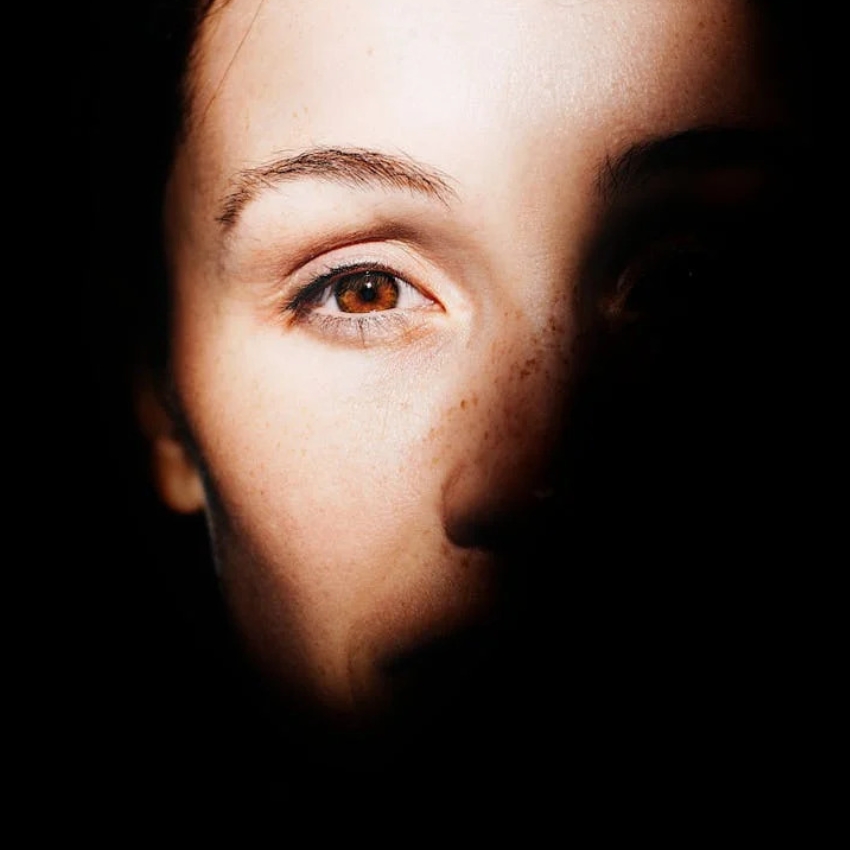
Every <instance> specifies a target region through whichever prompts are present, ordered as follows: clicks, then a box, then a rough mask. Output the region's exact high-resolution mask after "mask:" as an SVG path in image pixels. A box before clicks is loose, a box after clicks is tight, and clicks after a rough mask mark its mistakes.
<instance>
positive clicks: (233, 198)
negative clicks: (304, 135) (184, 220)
mask: <svg viewBox="0 0 850 850" xmlns="http://www.w3.org/2000/svg"><path fill="white" fill-rule="evenodd" d="M300 177H312V178H315V179H318V180H326V181H328V182H331V183H338V184H342V185H344V186H351V187H354V188H357V189H361V188H375V187H377V188H383V189H391V190H395V191H403V192H412V193H413V194H417V195H424V196H425V197H428V198H430V199H432V200H437V201H439V202H441V203H444V204H445V203H448V200H449V199H450V198H451V197H453V196H454V194H455V192H454V190H453V189H452V187H451V185H450V184H449V182H448V178H447V177H446V176H445V175H443V174H441V173H440V172H439V171H437V170H436V169H433V168H431V167H429V166H426V165H424V164H422V163H420V162H416V161H415V160H413V159H411V158H409V157H407V156H397V155H393V154H387V153H381V152H379V151H374V150H368V149H366V148H332V147H317V148H310V149H308V150H305V151H302V152H301V153H298V154H296V155H294V156H285V157H280V158H278V159H275V160H273V161H272V162H269V163H265V164H263V165H259V166H255V167H252V168H246V169H244V170H242V171H239V172H238V173H237V174H236V175H235V177H234V178H233V184H234V188H233V190H232V191H231V192H229V193H228V194H227V195H226V196H225V198H224V199H223V201H222V204H221V209H220V212H219V214H218V215H217V216H216V220H217V221H218V222H219V223H220V224H221V225H222V226H223V227H224V229H225V230H230V229H231V228H232V227H233V226H234V225H235V224H236V222H237V220H238V219H239V215H240V214H241V212H242V210H244V209H245V207H246V206H247V205H248V204H249V203H251V201H253V200H254V199H255V198H257V196H258V195H260V194H261V193H262V192H263V191H265V190H267V189H271V188H274V187H275V186H279V185H281V184H283V183H286V182H288V181H291V180H295V179H297V178H300Z"/></svg>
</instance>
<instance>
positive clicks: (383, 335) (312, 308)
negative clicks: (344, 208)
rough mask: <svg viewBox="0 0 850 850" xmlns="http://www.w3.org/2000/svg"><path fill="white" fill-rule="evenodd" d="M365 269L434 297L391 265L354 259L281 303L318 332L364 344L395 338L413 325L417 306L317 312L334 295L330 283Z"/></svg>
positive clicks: (293, 318) (294, 318) (290, 314)
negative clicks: (337, 312) (364, 310)
mask: <svg viewBox="0 0 850 850" xmlns="http://www.w3.org/2000/svg"><path fill="white" fill-rule="evenodd" d="M368 273H372V274H380V275H385V276H388V277H390V278H392V279H393V280H394V281H395V282H396V283H397V285H398V287H399V289H402V290H403V289H408V288H409V290H412V291H414V292H416V293H417V295H418V296H419V297H421V298H422V299H425V300H427V301H431V302H433V299H432V298H431V297H430V296H429V295H426V294H425V293H423V292H422V290H421V289H419V288H418V287H417V286H414V285H413V284H412V283H409V282H408V281H407V280H405V279H404V278H403V277H401V276H399V275H398V274H397V273H396V272H395V270H394V269H392V268H391V267H390V266H387V265H384V264H382V263H354V264H351V265H339V266H333V267H331V268H329V269H328V270H327V271H326V272H324V273H322V274H320V275H318V276H317V277H314V278H313V279H312V280H310V281H309V282H308V283H307V284H305V285H304V286H302V287H301V288H300V289H299V290H298V291H297V292H296V293H295V295H294V296H292V297H291V298H289V299H288V300H287V301H286V302H285V304H284V306H283V310H284V313H285V314H286V315H287V316H288V317H289V319H290V321H291V322H292V323H293V324H296V325H307V326H311V327H313V328H314V329H315V330H316V331H317V332H318V333H319V334H320V335H322V336H325V337H329V338H331V339H334V340H338V341H340V342H359V343H360V344H362V345H367V344H369V343H370V342H373V341H381V340H382V339H393V338H397V337H399V336H401V335H403V334H405V333H406V332H408V331H410V330H411V329H412V325H413V320H412V318H411V315H410V314H411V312H412V310H414V309H416V308H403V307H402V308H398V307H392V308H390V309H387V310H375V311H372V312H364V313H340V314H332V313H319V312H318V309H317V308H318V307H319V306H322V305H323V304H324V303H326V302H327V301H329V300H331V299H333V298H334V294H333V291H332V290H333V287H334V286H335V285H336V284H337V283H338V282H339V281H341V280H344V279H345V278H346V277H355V276H357V275H358V274H361V275H365V274H368Z"/></svg>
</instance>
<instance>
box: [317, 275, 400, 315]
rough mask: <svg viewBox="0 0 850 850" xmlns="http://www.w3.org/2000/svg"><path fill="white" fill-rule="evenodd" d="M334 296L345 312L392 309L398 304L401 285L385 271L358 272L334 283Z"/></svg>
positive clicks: (369, 311)
mask: <svg viewBox="0 0 850 850" xmlns="http://www.w3.org/2000/svg"><path fill="white" fill-rule="evenodd" d="M332 291H333V297H334V300H335V301H336V303H337V306H338V307H339V309H340V311H341V312H343V313H372V312H375V311H378V310H392V309H393V308H395V307H396V305H397V304H398V297H399V285H398V282H397V281H396V279H395V278H394V277H393V276H392V275H390V274H386V273H385V272H376V271H370V272H356V273H354V274H347V275H345V276H344V277H341V278H339V279H338V280H337V281H336V282H335V283H334V284H333V290H332Z"/></svg>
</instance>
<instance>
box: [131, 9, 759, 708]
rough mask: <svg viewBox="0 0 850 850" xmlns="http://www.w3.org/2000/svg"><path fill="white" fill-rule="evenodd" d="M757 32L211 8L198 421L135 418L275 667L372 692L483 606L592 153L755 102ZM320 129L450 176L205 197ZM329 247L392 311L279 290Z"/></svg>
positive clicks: (547, 444) (655, 22)
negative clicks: (387, 294) (361, 271)
mask: <svg viewBox="0 0 850 850" xmlns="http://www.w3.org/2000/svg"><path fill="white" fill-rule="evenodd" d="M755 32H756V30H755V24H754V20H753V17H752V12H751V10H750V7H749V5H748V4H746V3H743V2H734V0H688V2H687V3H683V2H680V0H653V2H649V3H647V2H646V0H594V2H583V3H579V2H570V3H559V2H553V0H523V2H521V3H505V2H503V0H470V1H469V2H464V3H457V2H454V0H432V2H429V3H420V2H414V0H363V2H358V3H343V2H341V0H312V2H310V3H300V4H296V3H292V2H286V0H265V2H257V0H231V2H229V3H227V4H225V5H224V6H223V7H221V8H214V10H213V12H212V14H211V15H210V16H208V18H207V20H206V22H205V24H204V25H203V27H202V29H201V32H200V36H199V41H198V45H197V50H196V53H195V59H194V62H193V64H192V67H191V71H190V91H191V104H190V106H191V109H190V117H189V121H188V124H187V132H186V134H185V137H184V138H183V140H182V141H181V143H180V145H179V147H178V149H177V153H176V158H175V162H174V167H173V172H172V175H171V180H170V184H169V187H168V197H167V209H166V225H167V234H168V251H169V264H170V273H171V285H172V288H173V296H174V319H173V326H172V363H171V366H172V380H173V384H174V389H175V395H176V399H177V402H178V407H179V411H180V414H181V416H182V418H183V419H184V423H183V425H184V427H185V429H186V431H187V432H188V439H185V440H184V439H180V438H178V436H177V430H176V429H175V426H174V422H173V417H169V415H168V414H167V413H165V412H164V411H163V410H162V409H161V408H158V407H157V405H156V403H155V402H153V401H151V402H150V403H149V404H148V405H147V407H145V410H146V411H147V412H146V413H145V414H144V417H145V419H146V421H147V422H148V431H149V433H150V434H151V437H152V441H153V445H154V457H155V467H156V471H157V475H158V480H159V483H160V489H161V491H162V494H163V497H164V498H165V499H166V501H167V502H168V503H169V504H170V505H171V506H172V507H174V508H175V509H177V510H183V511H192V510H201V509H202V510H204V511H205V512H206V516H207V520H208V523H209V528H210V532H211V536H212V540H213V545H214V551H215V556H216V564H217V569H218V571H219V574H220V577H221V582H222V586H223V589H224V592H225V596H226V598H227V600H228V602H229V605H230V607H231V610H232V612H233V616H234V620H235V622H236V623H237V625H238V627H239V629H240V632H241V634H242V636H243V638H244V641H245V644H246V646H247V647H248V649H249V652H250V653H251V655H252V657H253V658H255V660H256V661H257V663H258V664H259V666H260V667H261V669H262V670H264V671H265V672H266V673H267V674H269V676H270V677H271V678H272V679H274V680H276V681H280V682H285V683H287V685H288V686H294V687H296V688H297V689H299V690H300V691H302V692H303V693H304V694H305V695H306V696H307V698H308V699H310V700H314V701H316V702H318V703H320V704H323V705H326V706H329V707H331V708H332V709H333V710H335V711H336V710H338V711H341V712H343V713H354V714H356V713H358V712H362V711H367V710H369V709H370V707H372V706H374V705H375V704H376V703H380V702H381V700H382V699H383V698H384V696H385V694H386V692H387V690H388V688H389V682H388V676H387V673H386V665H387V663H388V662H389V661H391V660H392V659H393V658H396V657H398V656H399V655H400V654H402V655H403V654H404V653H406V652H408V651H410V650H411V649H412V648H414V647H417V646H420V645H422V644H423V643H426V642H427V641H429V640H431V639H433V638H436V637H439V636H442V635H446V634H451V633H453V632H454V631H456V630H457V629H459V628H462V627H464V626H466V625H467V624H470V623H474V622H478V621H479V620H481V619H482V618H485V617H486V616H487V613H488V611H489V609H490V606H491V605H492V604H494V601H495V599H496V597H497V595H498V588H497V582H496V580H495V578H494V576H496V575H497V574H499V570H500V569H502V566H503V564H504V563H505V562H506V561H507V560H508V559H509V558H510V553H509V551H508V548H507V547H506V546H505V545H504V544H503V542H502V541H503V537H504V535H502V536H500V535H499V534H495V533H494V530H498V531H500V533H501V532H503V531H504V530H505V529H507V528H510V527H511V524H512V523H514V524H515V525H517V527H520V526H521V524H522V522H524V521H525V518H527V517H528V516H529V514H531V515H533V514H534V512H535V510H536V506H537V505H539V504H540V503H541V502H542V501H544V500H545V499H546V497H547V496H548V495H550V494H551V490H552V487H553V482H552V481H551V480H549V477H548V471H549V470H550V468H551V462H552V458H553V457H554V456H555V455H556V454H557V452H558V449H559V435H560V434H561V431H562V428H563V425H564V417H565V415H566V413H567V412H568V411H567V407H566V402H565V400H566V399H568V398H569V393H570V387H571V382H572V379H573V375H574V363H575V357H574V352H575V350H576V340H577V334H578V322H577V319H576V312H575V309H574V303H575V292H576V287H577V285H578V281H579V278H580V274H581V269H582V267H583V263H584V262H585V260H586V255H587V251H588V246H589V244H590V243H591V242H592V240H593V238H594V235H595V233H596V231H597V229H598V227H599V221H600V216H602V215H603V213H604V200H603V199H602V198H601V197H600V193H599V191H598V187H597V178H598V174H599V171H600V169H601V168H602V167H603V166H604V163H605V162H606V159H607V158H610V157H612V156H616V155H617V154H618V153H619V152H621V151H622V150H623V149H625V148H626V147H628V146H629V145H632V144H635V143H638V142H641V141H644V140H647V139H652V138H657V137H659V136H664V135H668V134H673V133H678V132H681V131H685V130H689V129H691V128H695V127H701V126H706V125H721V126H739V125H760V124H769V123H770V122H771V120H773V116H772V114H771V109H770V107H769V104H770V102H771V101H770V98H769V97H767V96H766V92H767V91H768V89H769V86H768V84H767V82H766V80H765V79H764V77H763V74H762V71H761V67H760V64H759V61H758V51H757V50H755V49H754V47H753V45H754V43H755V39H756V36H755ZM325 147H333V148H346V149H366V150H370V151H377V152H380V153H384V154H390V155H393V156H396V157H399V158H400V159H402V160H403V161H404V162H409V161H411V160H413V161H415V162H416V163H419V164H421V165H422V167H423V168H424V169H426V170H427V172H428V174H430V175H431V176H432V177H433V178H434V179H435V180H439V181H442V182H441V183H440V185H441V187H442V188H441V193H440V194H441V196H440V197H432V196H429V195H426V194H424V193H421V192H416V191H412V190H405V189H404V188H394V187H391V186H389V185H361V186H354V185H350V184H346V183H344V182H340V181H338V180H332V179H327V178H325V177H321V176H315V175H313V176H309V175H303V174H301V175H297V176H294V177H292V178H290V179H287V180H285V181H281V182H278V183H276V184H275V185H273V186H269V187H266V188H264V189H261V190H259V191H256V181H255V182H254V183H252V184H251V191H250V192H249V193H248V194H249V195H250V198H249V199H248V200H247V201H246V202H245V203H244V204H242V206H241V208H240V209H239V211H238V214H232V215H229V216H228V215H225V218H226V221H225V222H224V223H222V222H221V221H220V220H219V218H220V217H221V216H222V213H223V211H225V212H226V211H227V209H228V207H227V203H228V199H231V203H232V199H233V198H234V197H236V196H235V195H234V193H238V191H239V189H240V187H242V188H244V186H245V185H246V178H244V176H243V177H241V178H240V174H244V172H245V170H246V169H250V168H255V167H258V166H262V165H263V164H267V163H269V162H272V161H274V160H275V159H276V158H280V157H283V156H292V155H295V154H297V153H299V152H301V151H304V150H313V149H316V148H325ZM249 182H250V181H249ZM243 201H244V197H243ZM231 213H232V208H231ZM339 264H343V265H350V264H358V265H359V266H363V267H380V268H389V269H391V270H392V273H393V274H394V275H396V276H397V277H398V278H400V279H402V280H403V281H405V282H407V283H406V284H404V285H403V286H402V295H403V298H405V299H407V300H405V301H404V302H400V304H402V306H399V307H398V308H396V309H394V310H390V311H387V312H386V313H385V314H384V318H386V316H390V315H391V314H392V315H393V316H395V317H396V318H394V319H393V318H391V319H390V320H389V321H384V322H383V324H380V323H374V322H373V323H372V324H369V325H367V326H365V327H364V328H362V329H361V328H360V326H359V325H356V322H357V319H356V318H352V317H351V315H350V314H348V315H346V314H340V313H339V312H336V313H335V312H334V310H335V307H334V304H335V301H334V299H333V297H331V298H330V299H329V301H328V302H327V303H326V304H325V305H324V306H320V307H318V306H316V305H315V304H311V305H310V306H309V309H307V310H306V311H304V312H302V313H301V314H298V313H297V311H293V310H292V309H291V306H290V305H291V303H292V300H293V298H295V296H296V293H297V292H298V291H299V289H300V288H301V287H303V286H305V285H307V284H308V283H310V282H311V281H312V280H314V279H315V278H316V277H317V276H319V275H322V274H327V273H328V272H329V270H330V269H332V268H333V267H334V266H335V265H339ZM407 284H409V285H410V286H411V287H412V289H408V288H407ZM313 309H315V311H316V312H315V313H311V312H310V310H313ZM370 315H371V316H373V317H374V316H376V315H378V314H377V313H373V314H370ZM310 316H312V318H310ZM320 316H325V317H328V316H335V318H334V319H332V320H330V321H334V322H336V323H335V324H331V323H330V322H329V321H324V322H323V320H322V319H321V318H317V317H320ZM379 321H380V320H379ZM345 323H347V324H345Z"/></svg>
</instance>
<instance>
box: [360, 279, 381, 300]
mask: <svg viewBox="0 0 850 850" xmlns="http://www.w3.org/2000/svg"><path fill="white" fill-rule="evenodd" d="M360 297H361V298H362V299H363V300H364V301H369V302H372V301H374V300H375V299H376V298H377V297H378V290H377V287H376V286H375V283H374V281H371V280H368V279H367V280H364V281H363V285H362V286H361V287H360Z"/></svg>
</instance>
